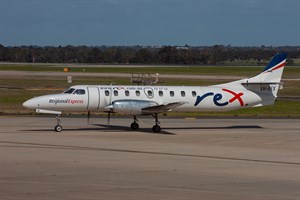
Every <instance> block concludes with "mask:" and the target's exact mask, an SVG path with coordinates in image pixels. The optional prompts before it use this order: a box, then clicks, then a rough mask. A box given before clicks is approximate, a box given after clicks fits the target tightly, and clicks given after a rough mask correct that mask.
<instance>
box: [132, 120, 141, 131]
mask: <svg viewBox="0 0 300 200" xmlns="http://www.w3.org/2000/svg"><path fill="white" fill-rule="evenodd" d="M138 128H139V124H138V123H136V122H134V123H132V124H131V129H133V130H136V129H138Z"/></svg>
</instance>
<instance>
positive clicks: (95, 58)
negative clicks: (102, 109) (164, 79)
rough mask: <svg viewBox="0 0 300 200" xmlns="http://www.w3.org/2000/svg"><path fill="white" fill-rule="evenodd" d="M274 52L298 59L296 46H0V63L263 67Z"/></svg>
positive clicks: (299, 51)
mask: <svg viewBox="0 0 300 200" xmlns="http://www.w3.org/2000/svg"><path fill="white" fill-rule="evenodd" d="M277 52H287V53H288V55H289V62H290V64H293V59H296V58H300V47H299V46H285V47H265V46H260V47H232V46H230V45H229V46H224V45H214V46H199V47H191V46H188V45H185V46H161V47H153V46H147V47H145V46H97V47H96V46H71V45H68V46H57V47H55V46H44V47H41V46H14V47H11V46H6V47H5V46H3V45H1V44H0V62H25V63H103V64H190V65H196V64H200V65H212V64H243V63H245V64H265V62H266V61H268V60H269V59H270V57H272V56H273V55H275V54H276V53H277Z"/></svg>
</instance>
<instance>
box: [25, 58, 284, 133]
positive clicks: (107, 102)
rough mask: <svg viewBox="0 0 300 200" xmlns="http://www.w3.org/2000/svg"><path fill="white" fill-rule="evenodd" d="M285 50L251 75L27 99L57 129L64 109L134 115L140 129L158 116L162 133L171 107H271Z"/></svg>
mask: <svg viewBox="0 0 300 200" xmlns="http://www.w3.org/2000/svg"><path fill="white" fill-rule="evenodd" d="M286 58H287V54H286V53H278V54H276V55H275V56H274V58H273V59H272V60H271V61H270V62H269V64H268V65H267V66H266V67H265V68H264V70H263V71H262V72H261V73H260V74H258V75H257V76H254V77H252V78H245V79H242V80H238V81H234V82H230V83H225V84H219V85H213V86H207V87H200V86H189V87H187V86H134V85H76V86H72V87H70V88H69V89H67V90H66V91H64V92H63V93H62V94H50V95H44V96H39V97H35V98H32V99H29V100H27V101H26V102H24V103H23V106H24V107H26V108H29V109H35V110H36V112H37V113H48V114H56V115H57V125H56V126H55V128H54V130H55V131H57V132H60V131H62V126H61V121H60V115H61V113H62V111H86V112H88V114H89V113H90V112H107V113H108V123H109V119H110V114H111V113H121V114H126V115H132V116H133V123H132V124H131V128H132V129H138V128H139V124H138V120H137V116H139V115H152V116H153V117H154V118H155V125H154V126H153V128H152V130H153V132H160V131H161V127H160V126H159V124H160V123H159V121H158V114H160V113H164V112H168V111H172V110H174V111H191V112H192V111H197V112H199V111H229V110H236V109H241V108H251V107H258V106H266V105H272V104H273V103H274V101H275V99H276V97H277V93H278V89H279V87H280V85H281V82H280V81H281V77H282V73H283V69H284V66H285V65H286Z"/></svg>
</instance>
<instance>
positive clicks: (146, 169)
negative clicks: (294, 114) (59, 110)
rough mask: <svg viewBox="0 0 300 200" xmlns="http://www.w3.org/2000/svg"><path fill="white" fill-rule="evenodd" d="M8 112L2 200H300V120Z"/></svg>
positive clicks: (2, 138) (1, 135)
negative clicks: (135, 120)
mask: <svg viewBox="0 0 300 200" xmlns="http://www.w3.org/2000/svg"><path fill="white" fill-rule="evenodd" d="M62 122H63V127H64V130H63V131H62V132H61V133H56V132H54V131H53V127H54V125H55V123H56V120H55V118H54V117H48V116H47V117H42V116H32V117H25V116H1V117H0V125H1V129H0V199H5V200H11V199H46V200H48V199H49V200H50V199H67V200H68V199H72V200H73V199H113V200H114V199H128V200H129V199H130V200H132V199H172V200H173V199H208V200H209V199H246V200H247V199H249V200H250V199H251V200H252V199H264V200H269V199H295V200H296V199H300V125H299V119H238V118H236V119H225V118H224V119H223V118H222V119H217V118H216V119H193V118H185V119H184V118H183V119H179V118H176V119H174V118H164V117H161V118H160V122H161V127H162V129H163V131H162V133H161V134H154V133H152V130H151V127H152V126H153V124H154V119H153V118H151V117H141V118H139V124H140V127H141V128H140V129H139V130H138V131H132V130H130V128H129V126H130V123H131V122H132V119H131V118H127V117H124V118H122V117H113V118H112V119H111V126H110V127H109V128H107V127H106V119H105V118H96V117H94V118H91V119H90V123H89V124H87V119H86V118H83V117H64V118H62Z"/></svg>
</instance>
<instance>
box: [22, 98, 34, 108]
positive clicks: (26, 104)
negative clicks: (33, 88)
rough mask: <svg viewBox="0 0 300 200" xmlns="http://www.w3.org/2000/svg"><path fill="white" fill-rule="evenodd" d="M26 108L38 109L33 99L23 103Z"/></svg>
mask: <svg viewBox="0 0 300 200" xmlns="http://www.w3.org/2000/svg"><path fill="white" fill-rule="evenodd" d="M23 106H24V107H25V108H29V109H35V108H36V107H37V105H36V103H35V101H34V100H33V99H29V100H27V101H25V102H24V103H23Z"/></svg>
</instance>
